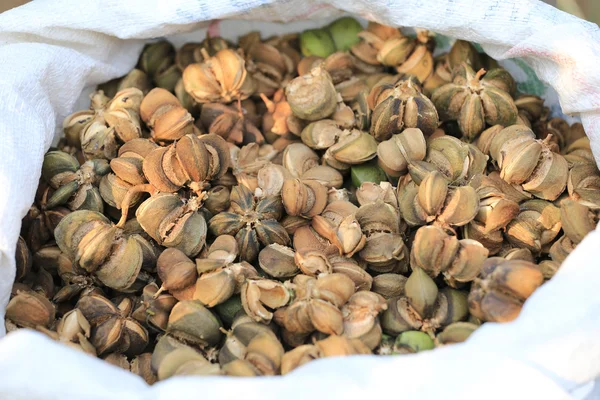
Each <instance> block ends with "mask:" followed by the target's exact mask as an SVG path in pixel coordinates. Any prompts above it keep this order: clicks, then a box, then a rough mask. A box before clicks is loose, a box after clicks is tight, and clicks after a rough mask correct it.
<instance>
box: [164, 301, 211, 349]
mask: <svg viewBox="0 0 600 400" xmlns="http://www.w3.org/2000/svg"><path fill="white" fill-rule="evenodd" d="M219 328H221V323H220V322H219V320H218V318H217V317H216V316H215V315H214V314H213V313H212V312H210V310H208V309H207V308H205V307H204V306H203V305H202V303H200V302H199V301H194V300H191V301H190V300H186V301H180V302H179V303H177V304H176V305H175V307H173V309H172V310H171V314H170V315H169V324H168V326H167V333H168V334H170V335H172V336H173V337H176V338H180V339H183V340H185V341H188V342H190V343H193V344H196V345H198V346H200V347H207V346H214V345H216V344H217V343H218V342H219V341H220V340H221V337H222V333H221V331H220V330H219Z"/></svg>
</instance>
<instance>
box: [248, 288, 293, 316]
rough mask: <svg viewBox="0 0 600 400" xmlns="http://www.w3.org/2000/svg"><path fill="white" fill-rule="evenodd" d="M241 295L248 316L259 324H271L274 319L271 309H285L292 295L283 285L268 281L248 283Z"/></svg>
mask: <svg viewBox="0 0 600 400" xmlns="http://www.w3.org/2000/svg"><path fill="white" fill-rule="evenodd" d="M241 295H242V306H243V307H244V311H246V314H248V315H249V316H250V317H251V318H252V319H254V320H255V321H257V322H265V323H269V322H271V319H272V318H273V313H272V312H271V311H269V309H277V308H279V307H283V306H285V305H286V304H287V303H288V302H289V300H290V293H289V292H288V290H287V289H286V288H285V286H284V285H283V284H282V283H280V282H276V281H272V280H266V279H265V280H248V281H246V283H245V284H244V286H243V287H242V291H241ZM265 306H266V307H268V308H269V309H267V308H265Z"/></svg>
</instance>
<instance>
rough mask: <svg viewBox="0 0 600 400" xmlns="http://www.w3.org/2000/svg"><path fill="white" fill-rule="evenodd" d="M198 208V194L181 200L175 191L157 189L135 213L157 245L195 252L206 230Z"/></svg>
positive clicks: (188, 252)
mask: <svg viewBox="0 0 600 400" xmlns="http://www.w3.org/2000/svg"><path fill="white" fill-rule="evenodd" d="M198 208H199V205H198V200H197V198H192V199H190V200H189V201H188V202H187V203H184V202H183V201H182V200H181V198H180V197H179V196H178V195H175V194H170V193H159V194H156V195H154V196H152V197H150V198H149V199H148V200H146V201H144V202H143V203H142V204H141V205H140V206H139V208H138V209H137V210H136V213H135V214H136V217H137V220H138V222H139V223H140V225H141V226H142V228H143V229H144V231H145V232H146V233H147V234H148V235H150V237H152V239H154V240H156V242H157V243H158V244H159V245H161V246H166V247H174V248H176V249H179V250H181V251H182V252H183V253H184V254H185V255H187V256H194V255H196V254H198V252H200V250H201V249H202V247H203V246H204V243H205V241H206V233H207V226H206V221H205V220H204V217H203V216H202V214H200V213H199V212H198Z"/></svg>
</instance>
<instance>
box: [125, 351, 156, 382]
mask: <svg viewBox="0 0 600 400" xmlns="http://www.w3.org/2000/svg"><path fill="white" fill-rule="evenodd" d="M151 359H152V354H151V353H143V354H140V355H138V356H136V357H134V358H133V360H131V363H130V364H131V365H130V368H131V372H132V373H134V374H136V375H138V376H140V377H142V379H144V381H146V383H147V384H148V385H152V384H154V383H156V381H157V379H158V377H157V376H156V374H155V373H154V371H152V367H151Z"/></svg>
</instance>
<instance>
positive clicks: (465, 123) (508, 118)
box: [431, 63, 518, 141]
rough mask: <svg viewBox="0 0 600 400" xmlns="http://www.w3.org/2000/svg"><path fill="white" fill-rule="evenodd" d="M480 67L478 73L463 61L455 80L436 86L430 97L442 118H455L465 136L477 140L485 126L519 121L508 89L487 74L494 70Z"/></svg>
mask: <svg viewBox="0 0 600 400" xmlns="http://www.w3.org/2000/svg"><path fill="white" fill-rule="evenodd" d="M486 72H487V71H486V70H484V69H480V70H479V71H478V72H477V73H475V71H474V70H473V68H472V67H471V66H470V65H468V64H466V63H463V64H461V65H460V66H459V67H457V69H455V70H454V71H453V80H452V83H448V84H446V85H444V86H442V87H440V88H439V89H437V90H436V91H435V92H434V93H433V95H432V96H431V100H432V101H433V103H434V104H435V106H436V108H437V110H438V112H439V114H440V119H441V120H442V121H448V120H456V121H458V125H459V127H460V130H461V132H462V133H463V135H464V136H465V137H466V138H467V139H468V140H469V141H471V140H473V139H475V138H476V137H477V136H479V134H480V133H481V132H482V131H483V130H484V128H485V125H486V124H488V125H503V126H509V125H513V124H515V123H516V121H517V113H518V112H517V107H516V106H515V104H514V102H513V100H512V98H511V96H510V94H509V93H507V92H506V91H505V90H503V89H505V88H502V89H500V88H498V87H497V86H496V84H495V81H487V79H486V75H487V74H489V75H490V77H494V76H496V72H495V71H493V70H492V71H489V72H487V73H486Z"/></svg>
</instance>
